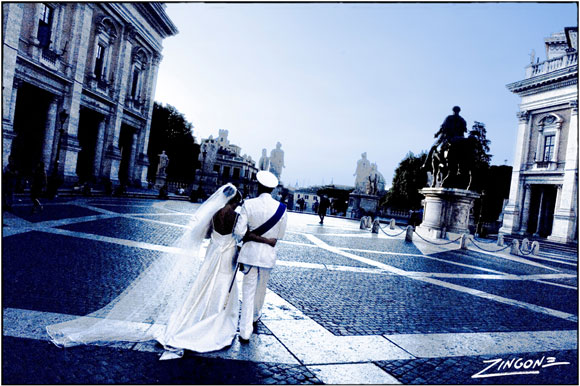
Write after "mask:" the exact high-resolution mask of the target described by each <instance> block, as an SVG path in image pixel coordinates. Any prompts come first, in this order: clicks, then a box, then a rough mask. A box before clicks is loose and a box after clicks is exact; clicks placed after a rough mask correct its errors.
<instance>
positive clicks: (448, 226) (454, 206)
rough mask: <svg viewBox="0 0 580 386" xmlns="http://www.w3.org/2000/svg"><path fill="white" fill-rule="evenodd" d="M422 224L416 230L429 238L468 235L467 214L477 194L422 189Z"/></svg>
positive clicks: (477, 196)
mask: <svg viewBox="0 0 580 386" xmlns="http://www.w3.org/2000/svg"><path fill="white" fill-rule="evenodd" d="M419 193H421V194H422V195H424V196H425V200H423V203H424V204H423V207H424V209H423V210H424V214H423V222H422V223H421V225H419V226H418V227H417V229H421V230H423V232H424V233H427V234H428V235H429V236H430V237H431V238H434V239H437V238H443V237H445V233H447V232H450V233H469V214H470V212H471V208H473V203H474V201H475V199H477V198H479V197H480V195H479V193H476V192H472V191H470V190H464V189H449V188H423V189H421V190H419Z"/></svg>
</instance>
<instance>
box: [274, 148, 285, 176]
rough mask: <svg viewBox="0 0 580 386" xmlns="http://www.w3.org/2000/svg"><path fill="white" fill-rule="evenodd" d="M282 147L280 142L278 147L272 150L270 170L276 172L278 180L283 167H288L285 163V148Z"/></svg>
mask: <svg viewBox="0 0 580 386" xmlns="http://www.w3.org/2000/svg"><path fill="white" fill-rule="evenodd" d="M281 147H282V144H281V143H280V142H278V143H276V148H275V149H272V151H271V152H270V172H272V173H274V175H275V176H276V177H277V178H278V180H280V176H281V175H282V169H283V168H285V167H286V166H285V165H284V150H282V149H281Z"/></svg>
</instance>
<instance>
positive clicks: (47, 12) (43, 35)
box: [37, 4, 54, 48]
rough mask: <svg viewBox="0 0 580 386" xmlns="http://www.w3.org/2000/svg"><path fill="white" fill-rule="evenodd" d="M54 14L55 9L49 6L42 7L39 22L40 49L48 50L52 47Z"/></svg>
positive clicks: (43, 5)
mask: <svg viewBox="0 0 580 386" xmlns="http://www.w3.org/2000/svg"><path fill="white" fill-rule="evenodd" d="M53 13H54V11H53V9H52V8H50V7H49V6H48V5H46V4H42V5H41V11H40V20H38V34H37V38H38V41H39V42H40V47H42V48H48V47H49V46H50V34H51V30H52V18H53Z"/></svg>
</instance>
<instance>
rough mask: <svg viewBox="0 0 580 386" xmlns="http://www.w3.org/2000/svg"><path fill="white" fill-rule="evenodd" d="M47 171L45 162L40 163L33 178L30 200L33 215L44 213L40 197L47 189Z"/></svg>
mask: <svg viewBox="0 0 580 386" xmlns="http://www.w3.org/2000/svg"><path fill="white" fill-rule="evenodd" d="M46 183H47V181H46V171H45V170H44V162H42V161H40V162H39V163H38V165H36V169H35V170H34V175H33V177H32V186H31V187H30V198H31V199H32V205H33V206H32V213H35V212H36V211H37V210H38V211H42V209H43V207H42V204H41V203H40V200H39V199H40V197H42V193H43V192H44V189H45V188H46Z"/></svg>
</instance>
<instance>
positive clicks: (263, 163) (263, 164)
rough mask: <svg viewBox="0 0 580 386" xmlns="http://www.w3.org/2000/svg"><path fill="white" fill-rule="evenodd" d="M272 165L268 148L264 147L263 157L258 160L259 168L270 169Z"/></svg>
mask: <svg viewBox="0 0 580 386" xmlns="http://www.w3.org/2000/svg"><path fill="white" fill-rule="evenodd" d="M269 167H270V158H269V157H268V150H266V149H262V157H260V160H259V161H258V169H260V170H268V169H269Z"/></svg>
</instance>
